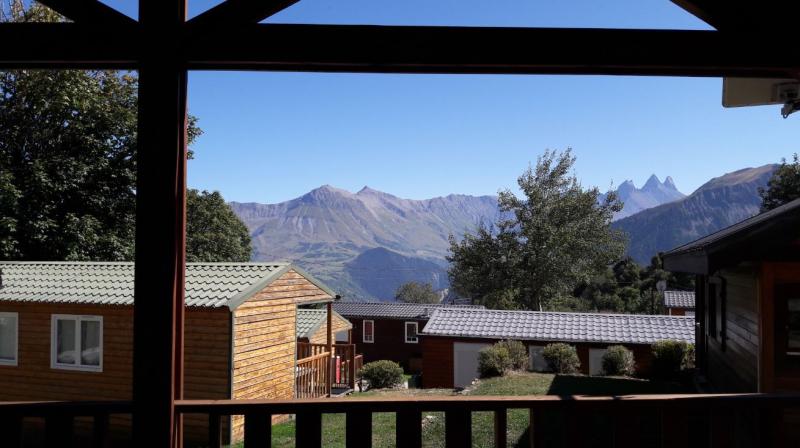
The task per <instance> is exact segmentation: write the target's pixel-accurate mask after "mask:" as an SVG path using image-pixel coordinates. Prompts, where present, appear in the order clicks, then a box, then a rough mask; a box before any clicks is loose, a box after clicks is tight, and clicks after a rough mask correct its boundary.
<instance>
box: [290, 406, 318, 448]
mask: <svg viewBox="0 0 800 448" xmlns="http://www.w3.org/2000/svg"><path fill="white" fill-rule="evenodd" d="M295 441H296V445H297V446H298V447H302V448H321V447H322V414H321V413H320V412H317V411H304V412H300V413H298V414H297V421H296V422H295Z"/></svg>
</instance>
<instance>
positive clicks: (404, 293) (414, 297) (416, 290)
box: [394, 282, 439, 303]
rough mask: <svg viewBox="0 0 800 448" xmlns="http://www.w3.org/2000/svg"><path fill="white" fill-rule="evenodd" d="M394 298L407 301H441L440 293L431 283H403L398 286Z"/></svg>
mask: <svg viewBox="0 0 800 448" xmlns="http://www.w3.org/2000/svg"><path fill="white" fill-rule="evenodd" d="M394 298H395V300H397V301H398V302H405V303H439V294H437V293H436V291H434V290H433V286H432V285H431V284H430V283H418V282H407V283H403V284H402V285H400V287H399V288H397V292H396V293H395V295H394Z"/></svg>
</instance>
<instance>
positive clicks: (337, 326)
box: [309, 314, 351, 344]
mask: <svg viewBox="0 0 800 448" xmlns="http://www.w3.org/2000/svg"><path fill="white" fill-rule="evenodd" d="M350 328H351V324H350V322H349V321H347V320H346V319H344V318H343V317H339V316H337V315H336V314H334V315H333V334H332V335H331V337H332V338H333V343H334V344H335V343H336V333H339V332H340V331H349V330H350ZM309 342H311V343H312V344H327V343H328V319H327V318H326V319H325V320H324V321H323V322H322V325H321V326H320V327H319V328H317V331H315V332H314V334H312V335H311V338H310V340H309Z"/></svg>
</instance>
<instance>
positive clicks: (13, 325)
mask: <svg viewBox="0 0 800 448" xmlns="http://www.w3.org/2000/svg"><path fill="white" fill-rule="evenodd" d="M18 338H19V315H18V314H17V313H0V365H4V366H15V365H17V347H18V343H17V341H18Z"/></svg>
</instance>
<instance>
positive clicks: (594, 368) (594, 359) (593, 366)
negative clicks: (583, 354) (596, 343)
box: [589, 348, 607, 375]
mask: <svg viewBox="0 0 800 448" xmlns="http://www.w3.org/2000/svg"><path fill="white" fill-rule="evenodd" d="M606 351H607V350H606V349H604V348H590V349H589V375H602V374H603V355H605V354H606Z"/></svg>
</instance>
